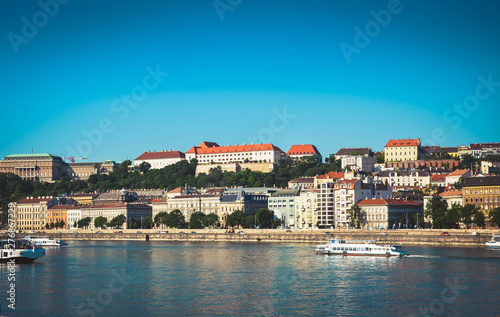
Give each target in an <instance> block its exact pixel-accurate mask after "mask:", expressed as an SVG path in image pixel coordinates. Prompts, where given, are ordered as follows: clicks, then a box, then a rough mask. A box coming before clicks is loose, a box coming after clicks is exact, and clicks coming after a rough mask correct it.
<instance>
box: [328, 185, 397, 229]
mask: <svg viewBox="0 0 500 317" xmlns="http://www.w3.org/2000/svg"><path fill="white" fill-rule="evenodd" d="M334 195H335V227H336V228H349V227H350V226H351V216H350V214H349V210H350V209H351V207H352V206H353V205H354V204H356V203H357V202H359V201H360V200H363V199H381V198H385V199H387V198H390V197H391V195H392V189H391V186H389V185H388V184H373V183H363V182H362V181H361V180H360V179H344V180H340V181H338V182H337V183H335V186H334Z"/></svg>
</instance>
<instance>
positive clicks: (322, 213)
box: [316, 181, 335, 229]
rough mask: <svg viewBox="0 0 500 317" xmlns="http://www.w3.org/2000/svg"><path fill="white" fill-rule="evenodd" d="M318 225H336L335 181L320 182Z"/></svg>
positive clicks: (323, 226)
mask: <svg viewBox="0 0 500 317" xmlns="http://www.w3.org/2000/svg"><path fill="white" fill-rule="evenodd" d="M316 203H317V211H316V216H317V225H318V228H324V229H329V228H334V227H335V190H334V183H333V181H330V182H324V183H321V184H319V187H318V194H317V201H316Z"/></svg>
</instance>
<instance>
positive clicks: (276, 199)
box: [267, 189, 300, 228]
mask: <svg viewBox="0 0 500 317" xmlns="http://www.w3.org/2000/svg"><path fill="white" fill-rule="evenodd" d="M299 193H300V190H299V189H280V190H278V191H276V192H275V193H273V194H272V195H271V197H269V200H268V207H267V208H269V210H272V211H274V216H275V217H276V218H279V219H281V225H282V226H283V227H284V228H295V199H296V197H297V196H299Z"/></svg>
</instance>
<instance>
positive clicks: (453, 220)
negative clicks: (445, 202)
mask: <svg viewBox="0 0 500 317" xmlns="http://www.w3.org/2000/svg"><path fill="white" fill-rule="evenodd" d="M460 209H461V207H460V206H458V205H453V206H452V207H451V208H450V209H448V210H447V211H446V212H445V213H444V219H445V223H444V225H445V227H446V228H457V227H458V222H459V220H460Z"/></svg>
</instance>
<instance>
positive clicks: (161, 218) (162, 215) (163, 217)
mask: <svg viewBox="0 0 500 317" xmlns="http://www.w3.org/2000/svg"><path fill="white" fill-rule="evenodd" d="M167 218H168V212H166V211H161V212H159V213H157V214H156V216H155V218H154V223H155V224H156V225H157V226H159V225H160V224H165V225H166V224H167Z"/></svg>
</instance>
